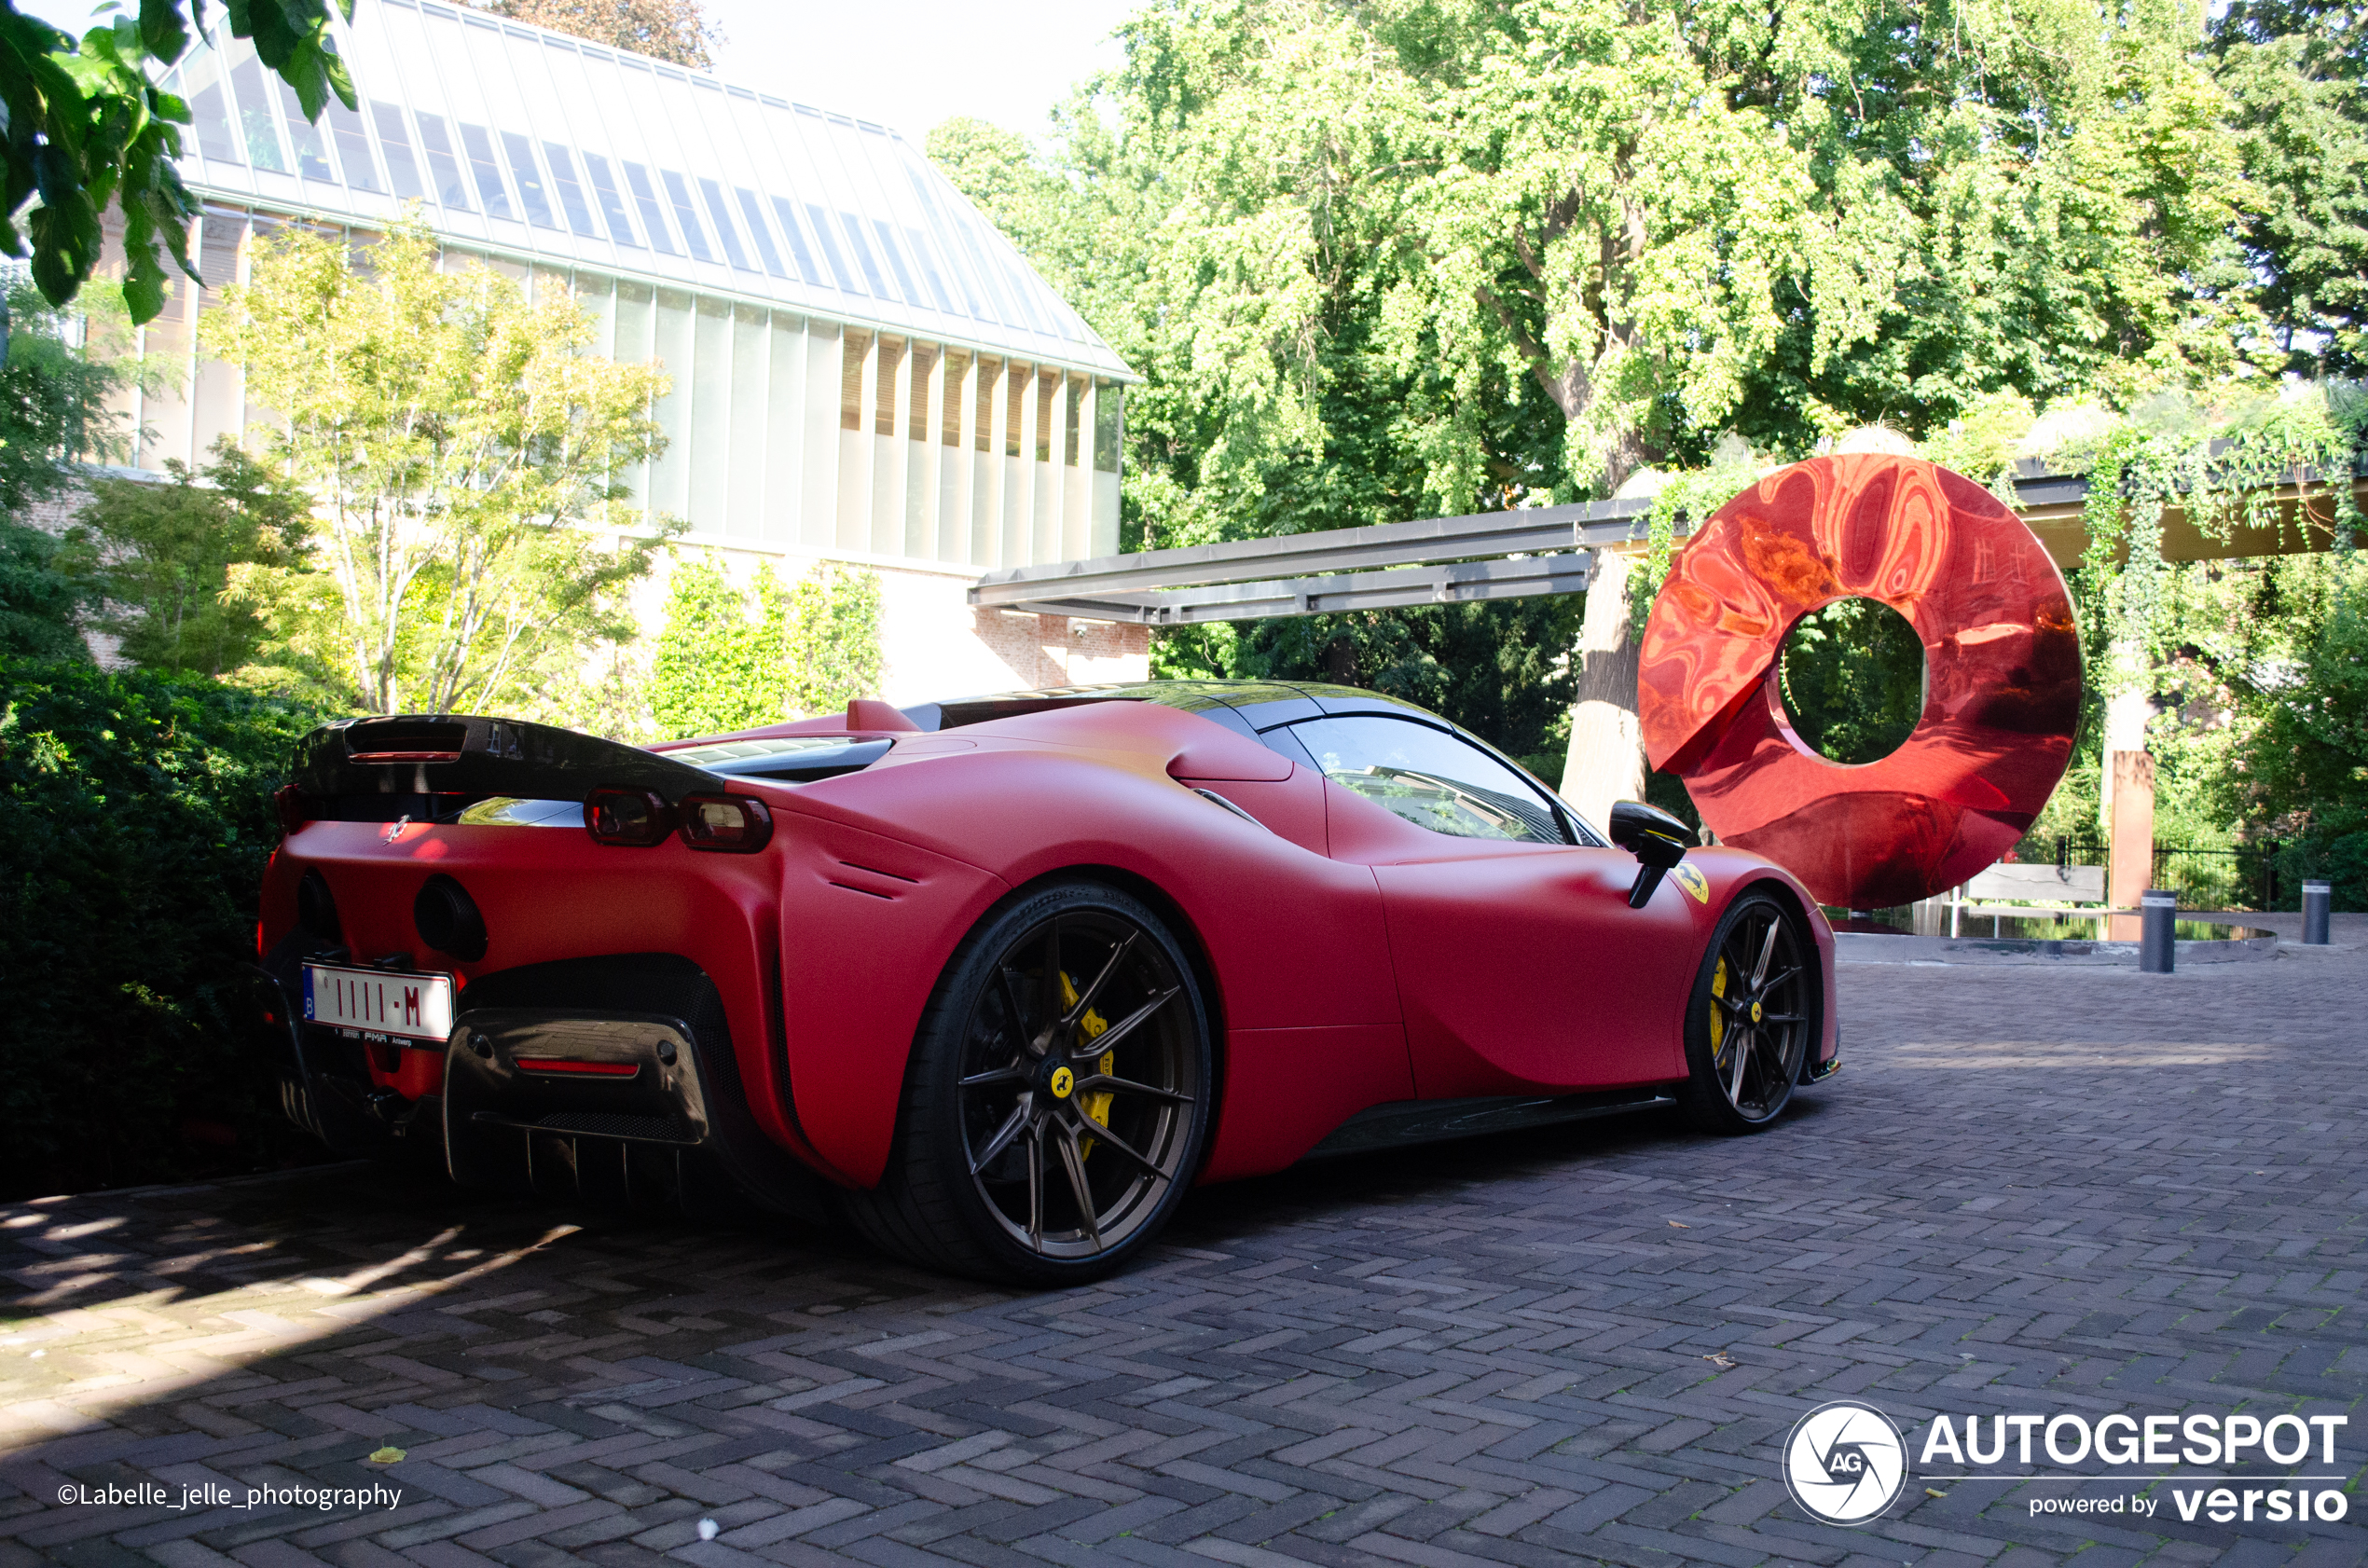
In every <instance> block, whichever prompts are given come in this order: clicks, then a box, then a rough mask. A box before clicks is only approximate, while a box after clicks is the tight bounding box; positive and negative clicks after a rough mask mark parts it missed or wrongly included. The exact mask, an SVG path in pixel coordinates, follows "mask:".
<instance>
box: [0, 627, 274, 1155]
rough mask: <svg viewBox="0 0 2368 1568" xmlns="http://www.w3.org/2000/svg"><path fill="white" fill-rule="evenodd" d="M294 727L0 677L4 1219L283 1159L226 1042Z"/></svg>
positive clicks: (35, 678) (69, 681) (97, 673)
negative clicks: (13, 1202) (12, 1210)
mask: <svg viewBox="0 0 2368 1568" xmlns="http://www.w3.org/2000/svg"><path fill="white" fill-rule="evenodd" d="M318 717H319V716H318V715H317V714H315V713H314V712H312V711H310V710H309V709H307V708H302V707H300V706H297V705H295V704H292V703H288V702H284V701H278V700H273V699H268V698H259V697H255V696H252V695H245V694H241V693H239V692H236V691H233V690H231V689H229V688H227V687H224V686H222V685H219V684H217V683H215V682H213V681H205V680H202V679H187V678H184V679H173V678H168V677H163V676H157V675H148V674H137V673H126V674H109V673H106V672H103V671H101V670H98V669H96V668H93V667H90V666H89V665H76V664H68V663H62V662H50V663H34V662H29V661H21V660H5V659H0V952H5V953H6V954H7V962H6V964H5V965H0V1016H4V1017H6V1018H7V1021H8V1026H7V1030H6V1031H5V1032H0V1118H5V1121H6V1125H7V1129H8V1135H7V1138H6V1139H5V1140H0V1198H18V1197H25V1196H30V1195H34V1194H38V1193H45V1192H58V1191H69V1190H82V1189H87V1188H92V1187H108V1186H120V1185H124V1184H128V1183H137V1182H145V1181H157V1180H165V1179H178V1178H182V1177H186V1176H193V1175H199V1174H207V1173H218V1172H221V1171H225V1170H241V1169H250V1168H253V1167H254V1166H255V1164H257V1163H258V1162H264V1163H272V1162H281V1161H282V1160H283V1159H285V1158H288V1157H292V1156H294V1155H295V1154H296V1151H297V1150H298V1149H299V1148H301V1146H300V1145H299V1144H298V1143H297V1142H296V1134H295V1132H294V1130H293V1129H292V1128H286V1127H285V1126H284V1125H283V1124H282V1123H281V1122H280V1121H279V1119H278V1115H277V1112H276V1110H275V1109H274V1107H273V1106H272V1104H271V1101H270V1098H269V1096H268V1092H267V1089H268V1063H267V1062H265V1061H263V1060H261V1059H259V1057H258V1056H257V1055H256V1054H254V1053H252V1052H251V1049H250V1048H248V1047H245V1046H243V1045H241V1043H240V1042H241V1039H242V1038H244V1037H243V1036H242V1034H241V1031H240V1030H239V1029H238V1028H236V1027H235V1025H234V1021H235V1018H236V1011H235V1010H236V1009H237V1008H238V1006H239V1005H240V1002H241V999H242V993H241V980H240V971H239V966H240V964H241V963H242V962H245V961H248V960H251V959H252V958H253V956H254V951H255V897H256V889H257V887H258V886H259V885H260V883H261V880H262V874H263V868H264V866H265V864H266V863H267V862H268V860H269V859H270V856H271V852H272V850H273V848H274V847H275V846H276V845H277V844H278V842H279V836H280V835H279V829H278V825H277V821H276V819H275V817H274V814H273V811H272V807H271V801H270V792H271V791H272V789H273V787H274V786H275V785H276V784H277V783H278V782H279V781H280V779H281V778H282V776H283V775H284V772H285V769H286V764H287V759H288V755H289V750H290V747H291V745H292V743H293V742H294V741H295V740H296V738H297V737H298V736H301V735H302V734H303V733H304V732H305V731H306V730H308V729H309V728H310V727H311V726H312V724H313V723H314V722H317V719H318Z"/></svg>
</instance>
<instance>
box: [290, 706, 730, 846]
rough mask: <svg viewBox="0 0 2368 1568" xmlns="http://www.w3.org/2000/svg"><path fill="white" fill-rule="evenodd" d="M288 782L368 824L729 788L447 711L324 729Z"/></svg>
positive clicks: (566, 733) (592, 744)
mask: <svg viewBox="0 0 2368 1568" xmlns="http://www.w3.org/2000/svg"><path fill="white" fill-rule="evenodd" d="M290 782H291V783H292V784H293V785H294V786H295V788H296V791H297V792H298V793H299V794H300V795H303V796H305V797H306V798H307V799H308V800H309V801H312V802H318V803H321V804H322V805H329V804H330V803H337V804H339V805H345V806H346V807H347V809H344V810H337V809H330V810H324V811H320V812H319V813H318V815H322V816H327V817H344V818H360V819H363V820H376V819H377V818H379V816H380V815H382V814H383V815H385V816H386V817H387V818H388V819H390V820H392V818H393V816H395V815H398V814H402V815H416V816H421V817H430V816H438V815H442V809H441V808H446V807H448V806H450V805H458V804H460V803H462V802H465V801H471V800H482V799H485V798H486V797H488V796H490V795H514V796H517V797H519V798H521V799H525V800H556V801H581V800H583V799H584V797H585V795H587V794H589V793H590V792H591V791H593V790H595V789H598V788H599V787H600V786H601V785H604V784H614V785H623V786H625V787H626V788H628V789H637V790H654V791H656V792H657V793H659V794H661V795H664V796H665V797H666V798H667V799H668V801H669V802H674V803H677V804H680V802H681V799H682V797H683V796H685V795H689V794H696V793H703V792H709V791H721V790H725V789H728V788H729V787H730V785H729V783H728V781H727V780H725V779H723V777H719V776H717V775H715V774H712V773H709V772H706V771H705V770H703V769H700V768H695V767H692V766H690V765H689V764H687V763H678V762H673V761H671V760H669V759H668V758H666V757H662V756H659V755H657V754H656V753H654V752H650V751H644V750H641V749H640V748H639V747H637V746H627V745H625V744H624V743H623V742H621V741H614V740H602V739H600V738H599V737H598V736H588V735H582V734H579V733H578V732H576V731H574V730H563V729H559V728H558V727H556V726H554V725H550V724H530V723H526V722H523V721H520V720H516V719H478V718H471V717H467V716H463V715H456V714H441V713H438V714H404V715H399V716H396V717H391V718H375V719H346V720H340V721H339V722H337V723H334V724H324V725H323V726H322V727H321V728H319V729H317V730H314V731H313V732H312V733H311V734H310V735H308V736H305V737H304V738H303V739H302V740H300V741H298V742H296V768H295V772H294V775H293V777H291V779H290ZM374 807H375V808H376V809H373V808H374ZM356 808H358V809H356Z"/></svg>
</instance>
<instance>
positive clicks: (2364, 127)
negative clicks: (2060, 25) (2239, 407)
mask: <svg viewBox="0 0 2368 1568" xmlns="http://www.w3.org/2000/svg"><path fill="white" fill-rule="evenodd" d="M2363 24H2368V13H2363V12H2362V11H2361V8H2360V7H2358V6H2353V5H2345V4H2332V5H2331V4H2324V3H2322V0H2237V3H2236V4H2234V5H2231V6H2229V7H2227V8H2226V9H2225V10H2223V11H2222V12H2221V13H2220V15H2218V16H2217V17H2215V18H2214V19H2213V21H2212V24H2211V48H2212V49H2213V51H2214V52H2215V54H2216V55H2217V56H2218V72H2217V75H2218V78H2219V81H2220V85H2221V87H2222V89H2223V90H2224V91H2226V93H2227V94H2228V96H2229V99H2230V101H2231V103H2232V104H2233V114H2232V117H2231V122H2232V125H2233V127H2234V129H2235V130H2236V131H2237V144H2238V146H2239V148H2240V149H2241V151H2242V153H2243V157H2244V163H2245V172H2246V173H2247V174H2248V175H2249V176H2250V177H2251V181H2252V192H2253V195H2252V200H2251V203H2250V204H2249V210H2248V212H2247V213H2246V214H2245V218H2244V230H2243V232H2244V241H2245V250H2246V253H2247V255H2248V258H2249V259H2250V260H2251V263H2252V265H2253V266H2254V267H2255V268H2257V269H2258V270H2259V273H2260V275H2261V280H2262V281H2261V283H2260V285H2259V287H2258V288H2257V290H2256V295H2257V296H2258V298H2259V299H2260V301H2261V307H2262V309H2263V312H2264V313H2265V315H2266V316H2267V317H2268V319H2269V323H2270V324H2271V326H2272V328H2273V329H2274V330H2275V331H2276V333H2277V337H2278V347H2279V350H2280V351H2282V352H2283V353H2284V355H2285V356H2286V364H2287V367H2288V368H2289V369H2292V370H2295V371H2299V372H2302V373H2305V374H2316V375H2322V376H2323V375H2342V376H2359V375H2361V373H2362V372H2363V371H2368V92H2363V86H2368V37H2363V35H2362V34H2363Z"/></svg>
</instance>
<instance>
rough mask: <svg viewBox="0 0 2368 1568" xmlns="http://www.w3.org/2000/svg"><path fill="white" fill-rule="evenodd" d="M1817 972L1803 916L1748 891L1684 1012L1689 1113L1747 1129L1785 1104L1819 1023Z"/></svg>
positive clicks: (1719, 1125)
mask: <svg viewBox="0 0 2368 1568" xmlns="http://www.w3.org/2000/svg"><path fill="white" fill-rule="evenodd" d="M1817 993H1818V979H1817V970H1816V969H1815V968H1814V967H1813V965H1812V964H1811V962H1810V947H1809V944H1808V942H1807V941H1806V940H1805V939H1804V937H1803V935H1802V932H1801V928H1800V920H1799V917H1798V916H1797V915H1795V914H1794V913H1793V912H1792V911H1791V910H1790V909H1789V908H1788V907H1786V906H1785V905H1784V904H1783V902H1782V901H1779V900H1777V899H1775V898H1773V897H1771V896H1769V894H1766V893H1747V894H1745V895H1744V896H1743V897H1742V898H1740V899H1738V900H1736V901H1735V902H1734V903H1733V904H1732V905H1730V906H1729V907H1728V911H1727V913H1726V914H1725V915H1722V916H1720V918H1719V922H1718V926H1717V928H1716V929H1715V930H1714V932H1713V933H1712V935H1711V940H1710V947H1709V949H1708V951H1706V952H1705V953H1704V954H1703V955H1702V967H1701V971H1700V974H1698V975H1697V976H1696V977H1695V980H1694V991H1693V996H1692V998H1691V1000H1690V1002H1689V1003H1688V1005H1687V1010H1686V1067H1687V1080H1686V1093H1685V1105H1686V1113H1687V1117H1688V1118H1689V1119H1690V1120H1691V1121H1693V1122H1694V1124H1695V1125H1696V1126H1698V1127H1700V1128H1703V1129H1704V1130H1706V1131H1709V1132H1718V1133H1749V1132H1755V1131H1757V1130H1758V1129H1760V1128H1762V1127H1765V1126H1767V1125H1768V1124H1769V1122H1771V1121H1775V1120H1776V1118H1777V1117H1779V1116H1781V1115H1783V1110H1784V1107H1785V1106H1786V1105H1788V1104H1789V1103H1791V1100H1792V1097H1793V1086H1794V1085H1795V1084H1796V1083H1797V1082H1799V1081H1800V1070H1801V1063H1802V1061H1803V1060H1804V1059H1805V1058H1806V1056H1807V1054H1808V1052H1809V1048H1810V1034H1811V1032H1812V1031H1813V1030H1814V1029H1815V1028H1816V1026H1817V1016H1818V1014H1817V1004H1818V1000H1819V998H1818V994H1817Z"/></svg>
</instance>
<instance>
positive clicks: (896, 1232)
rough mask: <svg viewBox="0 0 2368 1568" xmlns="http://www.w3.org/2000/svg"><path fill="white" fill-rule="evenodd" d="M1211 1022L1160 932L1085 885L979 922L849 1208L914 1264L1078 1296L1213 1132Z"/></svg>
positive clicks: (1125, 1253) (1104, 891)
mask: <svg viewBox="0 0 2368 1568" xmlns="http://www.w3.org/2000/svg"><path fill="white" fill-rule="evenodd" d="M1210 1058H1211V1052H1210V1048H1209V1025H1208V1015H1207V1010H1206V1008H1205V1006H1204V1005H1203V1002H1202V997H1201V992H1200V986H1199V984H1198V983H1197V982H1196V981H1195V980H1194V978H1193V974H1192V970H1191V964H1190V962H1189V961H1188V960H1187V959H1186V957H1185V956H1184V953H1183V950H1182V949H1181V948H1180V947H1179V946H1178V945H1177V941H1176V939H1175V937H1174V936H1173V935H1172V934H1171V933H1170V932H1169V931H1168V929H1167V928H1166V926H1165V925H1164V924H1163V922H1162V921H1161V920H1160V918H1159V916H1158V915H1155V914H1153V913H1152V912H1151V911H1150V909H1148V908H1146V907H1145V906H1144V905H1143V904H1142V903H1141V902H1140V901H1137V900H1136V899H1133V898H1130V897H1129V896H1127V895H1126V894H1124V893H1122V892H1120V891H1118V890H1117V889H1115V888H1111V887H1104V886H1101V885H1100V884H1097V883H1090V882H1072V883H1062V884H1056V885H1054V886H1053V887H1045V888H1042V889H1039V890H1038V891H1036V892H1033V893H1030V894H1028V895H1026V897H1024V898H1021V899H1020V900H1018V901H1015V902H1013V903H1012V904H1009V905H1007V906H1005V907H1004V908H1003V909H1001V910H999V911H998V912H996V913H995V914H993V915H989V916H988V917H987V919H986V920H985V921H984V922H983V923H982V924H981V925H980V926H979V928H977V929H976V930H974V931H972V932H971V935H970V936H969V938H967V939H966V940H965V941H964V942H963V944H962V946H961V948H960V949H959V950H958V951H957V953H956V954H955V956H954V958H953V961H952V962H951V963H949V964H948V965H947V966H946V970H945V974H944V977H943V979H942V980H941V982H940V983H939V985H938V989H937V994H936V995H935V996H934V997H932V998H931V1001H930V1004H929V1011H928V1012H927V1013H925V1014H924V1015H923V1017H922V1020H921V1026H920V1029H919V1031H918V1033H917V1034H916V1037H915V1039H914V1046H913V1059H912V1064H911V1066H910V1067H909V1068H908V1069H907V1072H906V1075H905V1101H904V1107H903V1114H902V1116H901V1117H900V1118H899V1121H898V1127H897V1142H896V1147H895V1148H894V1149H893V1150H892V1151H891V1153H890V1155H889V1159H888V1170H887V1172H886V1174H885V1175H884V1176H883V1177H882V1179H881V1181H880V1184H879V1186H878V1187H876V1188H874V1190H871V1191H869V1192H861V1193H854V1194H850V1195H849V1197H848V1199H847V1208H848V1211H849V1214H850V1217H852V1218H853V1219H854V1220H855V1222H856V1223H857V1225H858V1226H859V1227H860V1229H861V1230H862V1231H865V1233H867V1234H868V1235H870V1236H871V1238H872V1239H873V1240H874V1241H875V1242H877V1243H878V1244H879V1245H882V1246H885V1247H886V1248H888V1250H889V1251H891V1252H895V1253H897V1254H899V1255H901V1256H902V1257H904V1258H906V1259H910V1260H912V1261H914V1262H916V1263H919V1264H921V1265H923V1266H924V1267H929V1268H938V1269H945V1270H949V1271H951V1272H958V1273H966V1274H973V1275H980V1276H984V1277H988V1278H999V1279H1007V1280H1015V1281H1021V1282H1025V1283H1028V1284H1036V1285H1068V1284H1078V1283H1082V1282H1084V1281H1087V1280H1091V1279H1094V1278H1096V1277H1098V1276H1100V1275H1101V1274H1104V1273H1107V1272H1109V1271H1110V1270H1111V1269H1113V1268H1115V1267H1117V1266H1118V1265H1119V1264H1120V1263H1122V1261H1124V1260H1125V1259H1127V1258H1128V1257H1130V1256H1131V1255H1133V1254H1134V1253H1136V1252H1137V1251H1139V1250H1141V1248H1142V1247H1144V1246H1145V1245H1149V1243H1150V1239H1151V1237H1152V1236H1153V1235H1154V1234H1156V1233H1157V1232H1158V1231H1159V1229H1160V1228H1161V1227H1162V1226H1163V1225H1164V1224H1165V1223H1166V1222H1167V1219H1168V1217H1169V1216H1170V1215H1171V1214H1173V1213H1174V1212H1175V1209H1176V1206H1177V1204H1178V1203H1179V1202H1180V1201H1181V1200H1182V1198H1183V1194H1184V1190H1185V1188H1186V1187H1187V1185H1188V1184H1189V1183H1190V1182H1191V1178H1192V1175H1193V1173H1194V1171H1195V1170H1197V1169H1198V1167H1199V1163H1200V1157H1201V1149H1202V1147H1203V1145H1204V1143H1205V1141H1206V1137H1207V1132H1208V1128H1209V1126H1210V1125H1211V1122H1212V1115H1213V1111H1214V1108H1215V1107H1214V1106H1213V1105H1212V1104H1211V1080H1212V1074H1211V1071H1210Z"/></svg>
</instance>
